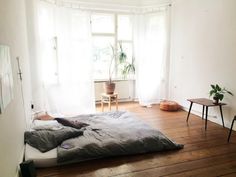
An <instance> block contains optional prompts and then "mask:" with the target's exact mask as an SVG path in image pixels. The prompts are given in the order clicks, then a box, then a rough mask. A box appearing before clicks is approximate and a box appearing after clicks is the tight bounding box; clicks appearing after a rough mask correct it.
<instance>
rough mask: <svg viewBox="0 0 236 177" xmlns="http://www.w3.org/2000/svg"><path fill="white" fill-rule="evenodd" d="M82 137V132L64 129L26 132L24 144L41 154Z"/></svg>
mask: <svg viewBox="0 0 236 177" xmlns="http://www.w3.org/2000/svg"><path fill="white" fill-rule="evenodd" d="M80 135H83V131H82V130H78V129H75V128H71V127H65V128H62V129H60V130H38V131H26V132H25V142H26V143H28V144H29V145H31V146H32V147H34V148H36V149H38V150H39V151H41V152H47V151H49V150H51V149H54V148H56V147H57V146H58V145H60V144H61V143H62V142H63V141H64V140H67V139H70V138H74V137H77V136H80Z"/></svg>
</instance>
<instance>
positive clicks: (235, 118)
mask: <svg viewBox="0 0 236 177" xmlns="http://www.w3.org/2000/svg"><path fill="white" fill-rule="evenodd" d="M235 120H236V117H234V119H233V121H232V124H231V128H230V131H229V136H228V142H229V139H230V136H231V133H232V129H233V125H234V121H235Z"/></svg>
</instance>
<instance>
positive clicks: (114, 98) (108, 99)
mask: <svg viewBox="0 0 236 177" xmlns="http://www.w3.org/2000/svg"><path fill="white" fill-rule="evenodd" d="M113 102H115V103H116V110H118V94H117V93H113V94H107V93H102V95H101V107H102V112H103V111H104V107H103V103H108V107H109V110H111V103H113Z"/></svg>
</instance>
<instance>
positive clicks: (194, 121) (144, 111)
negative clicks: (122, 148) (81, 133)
mask: <svg viewBox="0 0 236 177" xmlns="http://www.w3.org/2000/svg"><path fill="white" fill-rule="evenodd" d="M119 109H120V110H128V111H130V112H134V113H135V114H136V115H137V117H138V118H140V119H142V120H143V121H145V122H146V123H147V124H149V125H151V126H153V127H155V128H157V129H159V130H160V131H161V132H163V133H164V134H165V135H166V136H168V137H169V138H170V139H172V140H174V141H176V142H177V143H182V144H184V145H185V147H184V149H181V150H177V151H167V152H159V153H148V154H141V155H132V156H123V157H113V158H106V159H100V160H92V161H88V162H82V163H77V164H71V165H66V166H60V167H52V168H44V169H37V174H38V177H85V176H86V177H108V176H118V177H136V176H137V177H139V176H140V177H143V176H148V177H156V176H173V177H177V176H181V177H182V176H201V177H205V176H206V177H208V176H209V177H210V176H224V177H233V176H236V133H235V132H233V134H232V137H231V142H230V143H227V136H228V131H229V130H228V129H227V128H223V127H222V126H221V125H218V124H215V123H213V122H210V121H208V129H207V131H205V128H204V125H205V120H202V119H201V118H200V117H198V116H195V115H193V114H191V115H190V119H189V122H188V123H187V122H186V116H187V113H186V112H185V111H178V112H165V111H161V110H160V109H159V106H158V105H154V106H153V107H152V108H145V107H141V106H139V105H138V104H137V103H122V104H119ZM97 111H100V107H99V106H98V107H97Z"/></svg>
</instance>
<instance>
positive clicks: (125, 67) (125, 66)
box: [105, 43, 135, 94]
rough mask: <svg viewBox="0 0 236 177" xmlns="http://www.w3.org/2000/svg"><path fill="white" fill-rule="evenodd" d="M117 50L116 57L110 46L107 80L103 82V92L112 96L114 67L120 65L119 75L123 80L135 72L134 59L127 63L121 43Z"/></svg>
mask: <svg viewBox="0 0 236 177" xmlns="http://www.w3.org/2000/svg"><path fill="white" fill-rule="evenodd" d="M119 48H120V50H119V52H117V55H116V52H115V49H114V47H113V46H112V45H111V49H112V56H111V61H110V64H109V80H108V81H107V82H105V90H106V93H107V94H113V93H114V90H115V83H114V82H113V81H112V76H113V73H114V71H115V68H116V66H118V65H122V68H121V73H122V75H123V77H124V78H126V77H127V75H128V74H129V73H131V72H132V73H134V72H135V66H134V58H132V62H131V63H129V62H128V61H127V55H126V53H125V52H124V50H123V47H122V44H121V43H119ZM117 59H118V60H117Z"/></svg>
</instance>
